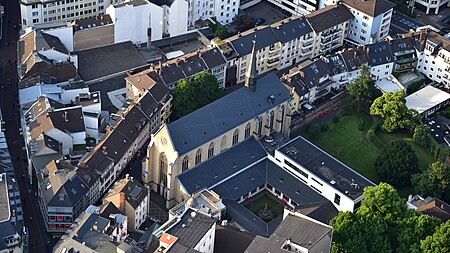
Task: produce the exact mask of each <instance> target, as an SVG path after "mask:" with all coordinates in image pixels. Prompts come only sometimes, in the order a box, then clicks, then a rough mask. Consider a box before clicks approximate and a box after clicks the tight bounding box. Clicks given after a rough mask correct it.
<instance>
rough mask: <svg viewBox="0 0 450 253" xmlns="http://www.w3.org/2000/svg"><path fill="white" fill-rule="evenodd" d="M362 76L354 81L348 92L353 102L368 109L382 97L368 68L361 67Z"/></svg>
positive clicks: (348, 86)
mask: <svg viewBox="0 0 450 253" xmlns="http://www.w3.org/2000/svg"><path fill="white" fill-rule="evenodd" d="M360 69H361V74H360V75H359V76H358V77H356V78H355V79H353V80H352V81H351V82H350V83H349V84H348V85H347V90H348V93H349V94H350V97H351V99H352V101H353V102H354V103H355V104H356V105H357V106H358V111H360V109H361V106H364V107H366V106H367V107H368V106H369V105H370V104H371V103H372V101H373V100H374V99H375V98H377V97H379V96H380V95H381V92H380V91H379V90H378V89H377V88H376V87H375V80H374V79H373V78H372V76H371V74H370V71H369V69H368V67H367V66H365V65H363V66H361V67H360Z"/></svg>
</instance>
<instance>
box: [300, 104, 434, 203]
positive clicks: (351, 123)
mask: <svg viewBox="0 0 450 253" xmlns="http://www.w3.org/2000/svg"><path fill="white" fill-rule="evenodd" d="M361 122H363V123H364V131H359V130H358V125H359V124H360V123H361ZM327 124H328V126H329V129H328V131H326V132H322V133H320V135H319V137H317V138H312V137H311V135H310V134H309V133H308V131H303V132H302V133H301V135H302V136H304V137H305V138H307V139H308V140H310V141H312V142H313V143H315V144H316V145H318V146H320V147H321V148H322V149H324V150H325V151H327V152H328V153H330V154H331V155H333V156H334V157H336V158H337V159H339V160H340V161H341V162H343V163H345V164H347V165H348V166H350V167H351V168H352V169H354V170H356V171H358V172H359V173H361V174H362V175H363V176H365V177H367V178H368V179H370V180H372V181H373V182H374V183H379V180H378V176H377V173H376V170H375V166H374V163H375V159H376V158H377V156H378V152H379V151H378V150H377V149H376V148H375V147H373V146H372V145H371V144H370V143H369V142H368V141H367V140H366V139H365V138H364V136H365V133H366V132H367V130H368V129H369V128H370V126H371V125H372V124H373V122H372V119H371V117H370V116H369V115H367V114H364V113H358V112H353V113H352V114H351V115H348V116H342V117H340V118H339V121H338V122H337V123H334V122H331V121H330V122H328V123H327ZM377 135H378V137H379V138H380V139H381V141H383V142H384V143H388V142H389V141H392V140H394V139H402V140H405V141H406V142H408V143H409V144H410V145H411V147H412V148H413V149H414V150H415V152H416V154H417V158H418V160H419V167H420V168H421V169H426V168H427V167H428V166H429V164H430V163H433V162H434V161H435V160H434V158H433V156H432V155H431V153H429V152H428V151H427V150H425V149H423V148H422V147H420V146H419V145H417V144H416V143H414V140H413V139H412V136H411V134H410V133H409V132H407V131H400V132H395V133H384V132H382V131H378V132H377ZM398 192H399V194H400V196H402V197H406V196H408V194H410V193H411V192H413V189H412V187H411V186H410V185H407V186H404V187H402V188H400V189H398Z"/></svg>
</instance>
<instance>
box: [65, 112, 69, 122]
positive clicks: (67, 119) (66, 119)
mask: <svg viewBox="0 0 450 253" xmlns="http://www.w3.org/2000/svg"><path fill="white" fill-rule="evenodd" d="M64 120H65V121H66V122H68V121H69V113H68V112H67V111H64Z"/></svg>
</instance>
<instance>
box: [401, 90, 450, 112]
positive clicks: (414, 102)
mask: <svg viewBox="0 0 450 253" xmlns="http://www.w3.org/2000/svg"><path fill="white" fill-rule="evenodd" d="M405 99H406V106H407V107H408V108H409V109H414V110H416V111H417V112H419V113H420V114H422V113H423V112H426V111H427V110H429V109H431V108H433V107H435V106H437V105H439V104H441V103H443V102H445V101H447V100H449V99H450V94H449V93H447V92H445V91H442V90H440V89H438V88H435V87H433V86H431V85H428V86H426V87H424V88H422V89H420V90H418V91H416V92H414V93H413V94H411V95H409V96H407V97H406V98H405Z"/></svg>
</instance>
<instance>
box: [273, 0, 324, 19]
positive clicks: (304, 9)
mask: <svg viewBox="0 0 450 253" xmlns="http://www.w3.org/2000/svg"><path fill="white" fill-rule="evenodd" d="M321 2H322V1H321V0H291V1H290V0H269V3H271V4H274V5H275V6H277V7H279V8H281V9H282V10H284V11H287V12H289V13H291V14H292V15H306V14H309V13H311V12H314V11H317V10H318V9H319V6H320V3H321Z"/></svg>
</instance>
